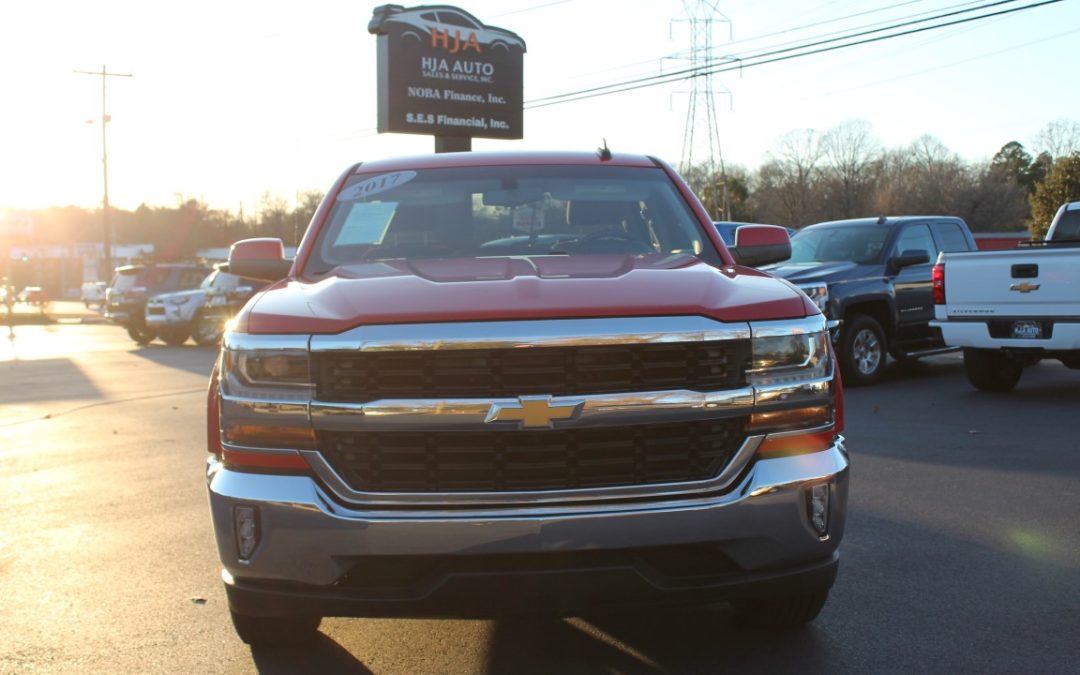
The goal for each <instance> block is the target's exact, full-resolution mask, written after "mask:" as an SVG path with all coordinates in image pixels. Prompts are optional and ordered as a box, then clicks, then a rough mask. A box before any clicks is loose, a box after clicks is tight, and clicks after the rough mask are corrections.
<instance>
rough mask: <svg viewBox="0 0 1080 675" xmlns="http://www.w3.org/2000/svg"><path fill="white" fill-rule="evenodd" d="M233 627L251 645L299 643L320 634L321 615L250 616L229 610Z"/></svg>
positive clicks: (309, 640) (306, 641)
mask: <svg viewBox="0 0 1080 675" xmlns="http://www.w3.org/2000/svg"><path fill="white" fill-rule="evenodd" d="M229 614H230V615H231V616H232V623H233V628H235V629H236V634H237V635H239V636H240V639H241V640H243V641H244V642H245V643H246V644H249V645H266V646H274V645H281V644H287V645H297V644H305V643H308V642H311V641H312V640H314V639H315V638H316V637H317V636H318V635H319V624H320V623H322V617H320V616H248V615H246V614H237V613H236V612H234V611H232V610H229Z"/></svg>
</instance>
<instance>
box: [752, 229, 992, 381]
mask: <svg viewBox="0 0 1080 675" xmlns="http://www.w3.org/2000/svg"><path fill="white" fill-rule="evenodd" d="M974 250H975V240H974V238H973V237H972V236H971V232H970V231H969V230H968V227H967V224H966V223H964V221H963V220H962V219H960V218H954V217H949V216H906V217H893V218H887V217H884V216H882V217H880V218H876V219H875V218H859V219H854V220H838V221H833V222H827V223H819V224H817V225H811V226H809V227H805V228H803V229H801V230H799V232H798V233H797V234H796V235H795V236H794V237H792V239H791V259H790V260H788V261H787V262H784V263H781V264H779V265H773V266H769V267H767V268H766V270H767V271H768V272H770V273H772V274H775V275H777V276H780V277H783V278H785V279H787V280H788V281H791V282H792V283H794V284H796V285H797V286H798V287H799V288H801V289H802V290H803V291H804V292H805V293H806V294H807V295H808V296H809V297H810V299H812V300H813V301H814V302H815V303H816V304H817V305H818V307H820V308H821V311H822V312H823V313H824V314H825V316H826V317H827V318H828V319H830V320H832V321H835V322H838V323H837V324H835V325H838V326H839V330H838V332H837V333H836V334H835V335H836V338H837V345H836V346H837V358H838V359H839V361H840V367H841V370H842V371H843V374H844V381H845V382H846V383H848V384H856V385H866V384H872V383H874V382H877V381H878V380H879V379H880V378H881V376H882V374H884V372H885V365H886V362H887V360H888V356H889V355H890V354H891V355H892V356H893V358H896V359H909V358H917V357H920V356H928V355H930V354H939V353H942V352H943V351H945V350H947V349H949V347H947V346H946V343H945V341H944V340H943V339H942V336H941V331H940V330H939V329H937V328H932V327H931V326H930V320H931V319H933V318H934V298H933V293H932V290H931V278H930V277H931V264H932V262H931V261H934V260H936V259H937V255H938V253H939V252H941V251H974Z"/></svg>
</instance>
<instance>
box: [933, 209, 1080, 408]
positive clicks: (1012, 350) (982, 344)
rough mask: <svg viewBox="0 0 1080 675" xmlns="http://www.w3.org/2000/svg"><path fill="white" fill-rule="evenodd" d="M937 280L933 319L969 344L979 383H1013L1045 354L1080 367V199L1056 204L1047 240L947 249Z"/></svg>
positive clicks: (1003, 387) (989, 387)
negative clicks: (974, 249) (1007, 246)
mask: <svg viewBox="0 0 1080 675" xmlns="http://www.w3.org/2000/svg"><path fill="white" fill-rule="evenodd" d="M933 285H934V305H935V307H934V319H935V320H934V321H932V322H930V325H931V326H936V327H938V328H940V329H941V333H942V337H943V338H944V341H945V344H948V345H953V346H958V347H963V348H964V370H965V371H966V372H967V376H968V379H969V380H970V381H971V383H972V384H973V385H974V386H975V387H976V388H977V389H981V390H983V391H1009V390H1010V389H1012V388H1013V387H1014V386H1016V383H1017V382H1018V381H1019V380H1020V375H1021V374H1022V373H1023V370H1024V368H1025V367H1026V366H1029V365H1032V364H1034V363H1036V362H1038V361H1039V360H1040V359H1058V360H1060V361H1061V362H1062V363H1064V364H1065V365H1066V366H1068V367H1069V368H1072V369H1080V202H1070V203H1068V204H1064V205H1062V207H1061V208H1060V209H1058V212H1057V215H1055V216H1054V220H1053V222H1052V223H1051V225H1050V229H1049V230H1048V231H1047V233H1046V239H1045V240H1044V241H1039V242H1030V243H1027V242H1025V243H1024V244H1021V248H1018V249H1015V250H1009V251H981V252H974V253H942V254H941V256H940V257H939V258H938V262H937V265H935V266H934V271H933Z"/></svg>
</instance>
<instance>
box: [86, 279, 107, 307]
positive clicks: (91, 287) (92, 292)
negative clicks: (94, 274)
mask: <svg viewBox="0 0 1080 675" xmlns="http://www.w3.org/2000/svg"><path fill="white" fill-rule="evenodd" d="M108 287H109V284H107V283H105V282H104V281H87V282H84V283H83V285H82V290H81V292H80V297H81V299H82V301H83V304H84V305H86V307H87V309H89V308H90V307H94V306H97V307H100V306H102V305H104V304H105V290H106V289H107V288H108Z"/></svg>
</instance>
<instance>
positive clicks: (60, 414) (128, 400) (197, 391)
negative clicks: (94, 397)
mask: <svg viewBox="0 0 1080 675" xmlns="http://www.w3.org/2000/svg"><path fill="white" fill-rule="evenodd" d="M205 393H206V387H199V388H198V389H182V390H180V391H169V392H165V393H162V394H152V395H150V396H131V397H129V398H117V399H110V400H108V401H98V402H97V403H88V404H86V405H80V406H76V407H74V408H68V409H67V410H61V411H60V412H50V413H44V414H42V415H38V416H36V417H30V418H27V419H24V420H14V421H11V422H0V428H3V427H15V426H19V425H20V424H29V423H30V422H40V421H42V420H51V419H56V418H57V417H63V416H64V415H70V414H72V413H77V412H81V411H83V410H89V409H91V408H101V407H104V406H110V405H116V404H118V403H131V402H132V401H148V400H151V399H155V398H168V397H170V396H184V395H187V394H205ZM173 409H174V410H175V408H173Z"/></svg>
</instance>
